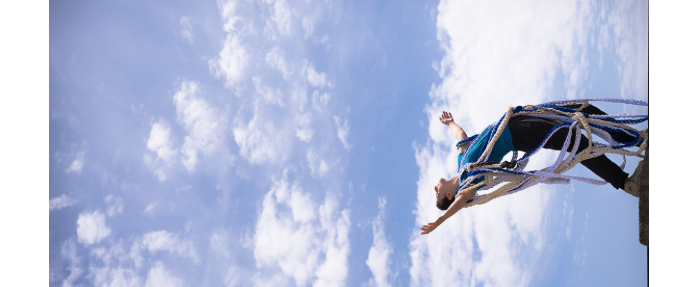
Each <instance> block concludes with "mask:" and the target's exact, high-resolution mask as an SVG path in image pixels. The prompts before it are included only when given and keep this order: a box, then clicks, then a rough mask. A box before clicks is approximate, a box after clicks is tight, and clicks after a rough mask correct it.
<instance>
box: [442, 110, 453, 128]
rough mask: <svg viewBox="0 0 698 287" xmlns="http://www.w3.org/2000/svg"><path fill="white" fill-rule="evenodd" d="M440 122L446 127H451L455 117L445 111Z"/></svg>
mask: <svg viewBox="0 0 698 287" xmlns="http://www.w3.org/2000/svg"><path fill="white" fill-rule="evenodd" d="M439 121H441V123H442V124H444V125H449V124H451V123H452V122H453V116H452V115H451V113H449V112H446V111H444V112H442V114H441V116H440V117H439Z"/></svg>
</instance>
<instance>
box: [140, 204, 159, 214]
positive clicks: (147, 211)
mask: <svg viewBox="0 0 698 287" xmlns="http://www.w3.org/2000/svg"><path fill="white" fill-rule="evenodd" d="M156 206H158V204H157V203H156V202H153V203H150V204H148V206H146V207H145V210H143V212H145V213H151V212H153V210H154V209H155V207H156Z"/></svg>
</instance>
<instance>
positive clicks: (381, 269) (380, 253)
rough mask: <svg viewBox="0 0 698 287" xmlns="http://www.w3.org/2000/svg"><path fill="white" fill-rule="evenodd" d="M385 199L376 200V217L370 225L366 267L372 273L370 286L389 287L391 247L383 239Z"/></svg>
mask: <svg viewBox="0 0 698 287" xmlns="http://www.w3.org/2000/svg"><path fill="white" fill-rule="evenodd" d="M385 204H386V199H385V197H379V198H378V209H379V211H378V216H377V217H376V219H374V220H373V222H372V223H371V225H372V227H373V245H372V246H371V249H370V250H369V251H368V259H366V265H368V268H369V269H370V270H371V273H373V278H372V279H371V280H370V281H369V285H371V286H378V287H382V286H391V285H390V283H389V281H388V280H389V278H388V277H389V276H390V254H392V253H393V248H392V246H391V245H390V244H389V243H388V240H387V239H386V238H385V230H384V229H385V223H384V221H385Z"/></svg>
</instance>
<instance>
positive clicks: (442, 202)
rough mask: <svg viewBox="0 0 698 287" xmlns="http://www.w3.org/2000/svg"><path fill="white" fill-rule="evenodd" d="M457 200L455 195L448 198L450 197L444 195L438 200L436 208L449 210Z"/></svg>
mask: <svg viewBox="0 0 698 287" xmlns="http://www.w3.org/2000/svg"><path fill="white" fill-rule="evenodd" d="M455 200H456V197H455V196H453V198H451V199H448V197H446V196H444V197H443V198H442V199H439V200H437V201H436V208H438V209H441V210H447V209H448V208H449V207H450V206H451V204H453V202H454V201H455Z"/></svg>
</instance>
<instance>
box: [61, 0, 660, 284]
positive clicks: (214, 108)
mask: <svg viewBox="0 0 698 287" xmlns="http://www.w3.org/2000/svg"><path fill="white" fill-rule="evenodd" d="M647 5H648V3H647V2H646V1H645V2H636V1H530V2H527V1H510V2H507V1H488V2H483V3H480V2H475V1H463V2H456V1H440V2H439V1H381V2H379V3H375V1H351V2H350V1H344V2H333V1H316V0H310V1H284V0H279V1H272V0H269V1H247V0H239V1H208V2H201V1H181V2H177V3H170V2H166V1H152V2H148V3H142V1H119V2H116V1H111V2H88V1H62V2H55V1H54V2H50V3H49V13H50V19H49V36H50V43H49V93H50V98H49V282H50V285H51V286H83V285H85V286H91V285H100V286H101V285H107V286H270V285H272V286H294V285H295V286H297V285H301V286H305V285H317V286H328V285H332V286H335V285H340V286H344V285H346V286H406V285H419V286H431V285H445V284H448V285H468V286H560V285H564V286H589V285H598V286H617V285H632V286H635V285H645V284H646V283H647V277H646V274H647V272H648V271H647V248H646V247H644V246H643V245H641V244H640V243H639V241H638V227H637V226H638V225H637V199H636V198H633V197H631V196H629V195H627V194H626V193H624V192H622V191H616V190H615V189H613V188H612V187H610V186H608V185H607V186H601V187H598V186H592V185H588V184H584V183H578V182H573V183H572V184H571V185H560V186H537V187H535V188H531V189H529V190H526V191H525V192H522V193H519V194H515V195H511V196H507V197H505V198H500V199H497V200H496V201H493V202H490V203H488V204H487V205H483V206H478V207H474V208H469V209H466V210H463V211H461V212H459V214H458V215H457V216H454V217H453V218H451V219H450V220H449V221H447V222H446V223H445V224H444V225H442V226H441V227H439V229H437V230H436V231H435V232H434V233H433V234H430V235H428V236H420V235H419V231H418V229H419V227H420V226H421V225H422V224H425V223H427V222H430V221H432V220H433V219H435V218H436V217H437V216H438V215H439V214H440V211H439V210H437V209H436V208H435V207H434V202H433V193H432V192H431V188H432V186H433V185H434V183H435V182H436V181H437V180H438V178H440V177H447V176H451V175H453V174H454V173H455V172H456V168H457V164H456V154H457V151H456V150H455V148H454V144H455V138H453V136H452V134H450V132H449V131H448V130H447V129H446V127H444V126H443V125H441V124H440V123H439V122H438V120H437V117H438V113H440V112H441V111H442V110H448V111H451V112H452V113H453V115H454V118H455V120H456V122H458V123H459V124H461V126H462V127H463V128H464V129H465V131H466V132H467V133H468V134H476V133H479V132H480V131H481V130H482V129H483V128H484V127H485V126H487V125H488V124H490V123H491V122H493V121H495V120H497V119H498V118H499V117H500V116H501V115H502V114H503V113H504V112H505V110H506V108H508V107H509V106H516V105H521V104H537V103H542V102H546V101H553V100H564V99H575V98H597V97H611V98H626V99H639V100H645V101H646V100H648V50H647V48H648V22H647V21H648V19H647V13H648V12H647V11H648V10H647V9H648V8H647V7H648V6H647ZM599 106H600V107H602V108H603V109H605V110H607V111H608V112H609V113H646V112H647V109H646V108H636V107H632V106H631V107H627V106H626V107H624V106H622V105H617V104H599ZM552 156H553V153H541V154H540V156H539V157H538V158H536V159H534V160H533V162H532V163H531V164H532V166H531V168H534V167H543V166H545V165H546V163H548V164H549V163H551V162H552ZM612 159H613V160H614V161H617V162H620V157H617V158H615V157H612ZM636 164H637V159H632V158H628V164H627V167H626V171H629V172H630V173H632V170H633V169H634V167H635V165H636ZM571 173H572V174H575V175H581V176H586V177H594V175H593V174H591V173H590V172H588V171H587V170H585V169H584V168H583V167H581V166H580V167H577V168H574V169H573V170H572V171H571Z"/></svg>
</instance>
